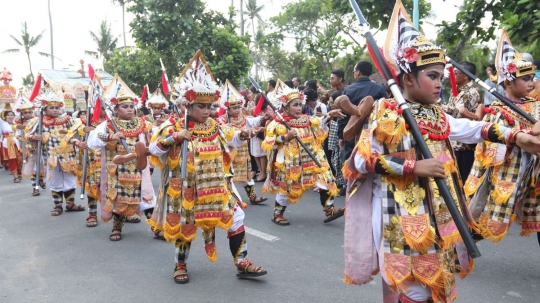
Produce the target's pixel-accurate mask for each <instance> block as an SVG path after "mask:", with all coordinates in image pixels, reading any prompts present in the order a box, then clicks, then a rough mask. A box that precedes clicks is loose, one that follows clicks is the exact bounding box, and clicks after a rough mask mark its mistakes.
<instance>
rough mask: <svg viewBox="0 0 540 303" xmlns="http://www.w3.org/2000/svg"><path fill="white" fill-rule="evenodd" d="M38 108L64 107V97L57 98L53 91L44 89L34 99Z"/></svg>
mask: <svg viewBox="0 0 540 303" xmlns="http://www.w3.org/2000/svg"><path fill="white" fill-rule="evenodd" d="M36 100H37V101H38V102H39V105H40V107H44V106H58V107H60V108H62V107H64V96H63V94H62V96H59V95H58V94H57V93H56V92H55V91H53V90H52V89H50V88H45V89H44V90H43V91H42V92H41V94H39V96H37V97H36Z"/></svg>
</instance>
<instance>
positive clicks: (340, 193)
mask: <svg viewBox="0 0 540 303" xmlns="http://www.w3.org/2000/svg"><path fill="white" fill-rule="evenodd" d="M346 194H347V187H346V186H343V188H342V189H341V190H340V191H339V193H338V196H340V197H345V195H346Z"/></svg>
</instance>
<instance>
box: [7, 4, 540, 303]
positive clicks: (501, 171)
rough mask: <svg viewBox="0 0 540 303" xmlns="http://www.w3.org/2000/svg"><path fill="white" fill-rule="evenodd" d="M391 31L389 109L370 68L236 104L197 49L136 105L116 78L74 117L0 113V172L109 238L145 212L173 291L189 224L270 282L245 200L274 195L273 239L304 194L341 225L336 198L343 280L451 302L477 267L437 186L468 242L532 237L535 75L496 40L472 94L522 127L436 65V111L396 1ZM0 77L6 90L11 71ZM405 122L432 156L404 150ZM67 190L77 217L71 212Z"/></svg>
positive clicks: (37, 98) (425, 67) (38, 104)
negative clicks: (482, 81) (166, 246)
mask: <svg viewBox="0 0 540 303" xmlns="http://www.w3.org/2000/svg"><path fill="white" fill-rule="evenodd" d="M397 33H399V34H397ZM388 35H389V36H392V35H395V37H398V39H395V40H393V39H388V40H387V44H388V45H386V47H385V48H384V50H385V57H386V58H387V60H388V61H389V62H388V64H389V65H390V66H391V67H392V68H393V70H394V71H395V72H396V73H395V79H394V80H395V81H396V83H399V86H400V89H401V92H402V94H403V98H404V99H405V100H404V103H401V104H400V99H399V97H396V99H394V98H393V97H394V96H393V94H392V91H391V90H390V89H389V88H388V86H385V85H381V84H378V83H375V82H374V81H372V80H371V79H370V78H369V77H370V75H372V74H373V66H372V64H371V63H370V62H368V61H360V62H358V63H357V64H356V66H355V67H354V79H355V82H354V83H351V84H349V85H347V84H346V81H345V74H344V71H343V70H341V69H336V70H334V71H332V73H331V76H330V79H329V83H330V88H328V89H327V88H325V87H324V86H323V85H321V83H320V81H318V80H316V79H309V80H307V81H305V82H304V84H303V85H302V82H301V80H300V78H299V77H294V78H293V79H292V80H285V81H282V80H280V79H276V80H269V81H268V86H267V90H266V91H261V90H260V89H258V87H257V85H254V86H252V87H250V88H249V89H247V90H240V91H239V90H237V89H236V88H235V87H234V86H233V84H232V83H230V82H229V81H226V82H225V83H224V85H223V86H221V87H220V86H218V84H217V83H216V81H215V80H214V77H213V75H212V73H211V71H210V68H209V66H208V64H207V62H206V60H205V58H204V56H203V54H202V52H200V51H199V52H197V53H196V54H195V56H194V57H193V58H192V59H191V60H190V62H189V63H188V64H187V65H186V67H185V69H184V71H183V72H182V73H181V74H180V76H179V77H177V78H176V79H175V81H174V82H173V83H172V88H171V92H170V95H168V94H167V93H165V94H163V93H162V91H161V90H160V89H157V90H155V91H154V92H153V93H151V94H149V96H148V97H146V96H141V97H138V96H137V95H136V94H134V93H133V92H132V91H131V90H130V89H129V87H128V86H127V85H126V84H125V83H124V82H123V81H122V79H121V78H120V77H119V76H115V78H114V79H113V81H112V82H111V84H110V85H109V86H108V87H107V88H106V89H104V91H103V92H102V93H96V92H97V91H99V90H96V88H97V86H96V83H98V82H99V79H96V78H94V79H93V80H92V84H91V85H90V86H91V89H92V92H91V93H90V94H89V100H88V101H89V105H91V106H90V107H89V110H80V111H78V112H75V113H73V114H72V115H68V114H66V113H62V111H63V108H64V101H63V96H62V95H61V94H59V92H55V91H54V90H52V89H51V88H50V87H47V86H45V87H44V88H43V89H39V88H38V89H37V90H35V94H32V96H30V97H27V96H25V95H24V94H22V93H20V94H19V97H18V99H17V102H14V104H13V105H11V104H9V103H7V104H6V105H5V107H4V109H3V110H2V112H1V114H0V118H1V119H0V131H1V133H2V138H3V139H2V141H1V144H2V145H1V146H2V149H1V150H2V152H1V154H0V155H1V161H0V165H2V166H3V167H4V168H6V170H9V171H10V173H11V174H12V175H13V181H14V182H15V183H19V182H21V180H22V178H28V179H31V185H32V195H33V196H38V195H40V188H41V189H45V188H46V187H47V186H48V188H49V190H50V192H51V196H52V200H53V204H54V206H53V209H52V211H51V215H52V216H60V215H62V214H63V212H81V211H86V210H87V211H88V217H87V218H86V222H85V224H86V226H87V227H89V228H92V227H95V226H97V225H98V224H99V222H100V221H102V222H108V221H111V220H112V231H111V234H110V235H109V240H110V241H120V240H122V236H123V235H122V231H123V229H124V225H125V223H126V222H128V223H136V222H140V218H141V216H145V217H146V218H147V222H148V224H149V225H150V226H151V229H152V231H153V233H154V237H155V239H158V240H166V241H169V242H173V243H174V256H175V261H174V271H173V278H174V281H175V282H176V283H179V284H185V283H188V282H189V274H188V270H187V261H188V257H189V252H190V248H191V244H192V242H193V241H194V239H195V237H196V236H197V234H198V230H199V229H201V232H202V237H203V240H204V248H205V252H206V255H207V258H208V259H209V260H211V261H216V258H217V247H216V244H215V229H216V227H219V228H222V229H224V230H227V237H228V239H229V248H230V251H231V254H232V257H233V262H234V266H235V267H236V269H237V276H238V277H241V278H245V277H259V276H263V275H265V274H267V272H266V270H265V269H264V268H263V267H261V266H256V265H254V263H253V262H252V261H251V260H250V259H248V258H247V254H248V251H247V242H246V231H245V228H244V223H243V222H244V218H245V215H246V212H245V208H246V206H247V203H246V202H249V203H251V204H254V205H257V204H260V203H265V202H266V201H267V200H268V197H265V196H261V195H259V193H257V190H256V188H255V183H256V182H261V183H262V192H263V193H262V194H263V195H272V196H273V197H275V199H274V201H273V202H274V209H273V212H272V214H271V215H270V214H269V215H270V219H271V221H272V222H273V223H275V224H277V225H280V226H284V225H290V224H291V222H290V221H289V220H288V219H287V218H285V214H286V209H287V208H288V207H289V206H291V205H293V204H295V203H298V202H299V201H300V200H301V199H302V196H303V195H304V193H305V192H306V191H308V190H314V191H316V192H318V195H319V197H320V203H321V207H322V211H323V214H324V222H325V223H328V222H331V221H333V220H336V219H338V218H341V217H343V216H345V208H341V207H336V206H334V200H335V198H336V197H338V196H345V201H346V205H345V206H346V211H347V214H346V216H345V217H346V220H345V232H344V234H345V246H344V248H345V274H346V278H345V281H346V282H347V283H351V284H358V285H362V284H365V283H367V282H369V281H370V280H371V279H372V276H373V275H374V274H376V273H378V272H380V273H381V275H382V277H383V284H384V287H383V289H384V301H385V302H392V303H395V302H402V303H405V302H439V301H442V302H452V301H453V300H454V299H455V298H456V297H457V292H456V280H455V275H454V274H455V273H459V275H460V277H461V278H465V277H466V276H467V275H468V274H469V273H470V272H471V271H472V269H473V266H474V262H473V259H472V258H471V256H470V255H469V253H468V252H467V249H466V247H465V246H464V245H463V242H462V236H463V235H461V234H460V233H459V231H458V229H457V227H456V223H455V222H454V218H453V217H452V216H451V214H450V212H449V209H448V207H447V203H448V201H446V200H445V199H446V198H445V197H444V195H443V194H441V193H440V192H439V187H438V185H437V184H436V183H435V178H440V179H443V180H445V184H446V186H447V187H448V191H449V193H450V195H451V197H452V198H453V200H455V201H456V204H457V206H458V208H459V211H460V212H461V215H462V216H463V219H464V221H465V222H466V224H467V225H468V227H469V228H470V230H471V233H472V235H473V237H474V239H475V240H477V241H479V240H482V239H489V240H491V241H493V242H498V241H501V240H502V239H503V238H504V237H505V236H506V234H507V232H508V229H509V226H510V224H511V223H512V222H514V221H516V220H517V221H518V222H520V224H521V229H522V231H521V234H522V235H523V236H528V235H531V234H533V233H537V235H540V234H538V232H540V205H539V202H538V199H537V196H538V194H537V190H536V188H537V187H538V186H540V184H537V182H538V171H539V170H538V166H539V165H540V164H539V162H538V158H537V157H538V156H540V140H539V139H538V136H539V135H540V124H538V123H536V124H534V123H533V122H531V121H537V120H538V118H540V103H539V101H538V100H539V99H538V93H539V92H540V87H539V84H538V82H537V81H535V77H539V76H540V75H539V72H538V71H537V67H539V68H540V62H535V64H533V63H532V61H533V60H532V58H526V57H527V55H526V54H520V53H519V52H518V51H517V50H515V49H514V48H513V46H512V44H511V42H510V40H509V38H508V36H507V35H506V31H503V34H502V37H501V41H500V43H499V48H498V51H497V55H496V58H495V60H496V62H495V65H490V66H488V67H487V68H486V72H487V73H488V75H489V79H487V80H486V83H488V85H489V86H491V87H493V88H495V90H497V91H499V92H501V93H502V94H503V95H504V96H505V98H507V99H509V100H510V102H512V103H513V104H514V105H515V106H517V108H519V109H520V110H521V111H523V112H524V113H525V115H528V116H524V114H523V113H520V112H516V111H515V110H514V109H513V108H512V107H509V106H508V104H507V103H505V102H503V101H502V100H499V99H497V98H494V97H493V96H492V94H491V93H490V92H488V91H484V92H481V91H480V90H479V89H477V88H476V87H475V85H474V79H472V78H471V77H473V76H474V75H475V74H476V69H477V68H476V66H475V65H474V64H472V63H470V62H461V64H460V66H461V67H460V68H461V69H460V70H459V69H456V70H455V71H453V69H452V68H449V73H453V76H451V77H450V78H451V79H452V78H455V83H453V84H454V85H455V89H453V92H452V94H451V97H450V98H449V100H448V101H447V102H444V101H442V98H441V96H442V87H443V85H442V80H443V78H444V77H445V74H446V73H447V72H446V68H447V67H448V66H447V62H446V54H445V51H444V50H443V49H441V48H439V47H437V46H435V45H433V44H432V43H431V42H429V41H428V40H427V39H425V37H423V35H422V34H421V33H419V32H418V31H417V30H416V29H415V28H414V27H413V26H412V25H411V22H410V19H409V17H408V15H407V13H406V12H405V10H404V8H403V6H402V5H401V3H400V2H399V1H398V3H397V4H396V8H395V10H394V13H393V15H392V18H391V21H390V26H389V33H388ZM2 80H3V81H4V84H5V85H6V86H7V84H8V83H9V81H11V74H10V73H8V72H4V73H2ZM168 85H169V84H168V83H164V89H165V88H167V89H166V90H167V91H168V90H169V89H168ZM394 92H395V90H394ZM143 95H145V93H144V94H143ZM167 95H168V96H167ZM482 95H483V100H482V98H481V96H482ZM404 110H409V111H410V112H411V114H412V117H413V118H414V119H415V124H416V125H410V124H409V123H410V122H407V121H406V119H405V117H404V115H403V112H404ZM17 116H18V117H17ZM411 127H414V128H418V129H419V130H420V132H421V134H422V136H423V140H425V142H426V144H427V147H428V149H429V150H430V152H431V153H432V155H433V158H426V157H424V156H423V154H422V153H421V151H420V150H419V149H418V142H417V141H416V139H415V138H413V135H412V132H411V131H410V128H411ZM23 164H24V165H23ZM154 173H158V174H159V178H160V184H159V186H158V187H157V188H154V186H153V185H152V182H151V176H152V174H154ZM78 186H81V190H82V191H83V192H85V193H86V196H87V201H88V202H87V208H88V209H86V207H84V206H82V205H76V204H75V191H76V187H78ZM237 186H241V187H244V190H245V192H246V196H247V198H248V201H243V199H242V198H241V195H240V193H239V192H238V190H237ZM64 203H65V206H64ZM98 206H99V208H100V212H99V213H100V216H99V218H98ZM538 241H539V243H540V236H539V238H538Z"/></svg>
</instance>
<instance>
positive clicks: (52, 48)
mask: <svg viewBox="0 0 540 303" xmlns="http://www.w3.org/2000/svg"><path fill="white" fill-rule="evenodd" d="M48 4H49V26H50V27H51V66H52V69H54V45H53V28H52V18H51V0H48Z"/></svg>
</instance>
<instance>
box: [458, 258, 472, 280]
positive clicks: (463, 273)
mask: <svg viewBox="0 0 540 303" xmlns="http://www.w3.org/2000/svg"><path fill="white" fill-rule="evenodd" d="M473 269H474V259H472V258H469V267H468V268H467V269H466V270H464V269H463V267H462V268H461V270H460V272H459V278H460V279H462V280H463V279H465V277H467V276H468V275H469V274H470V273H471V272H472V271H473Z"/></svg>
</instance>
